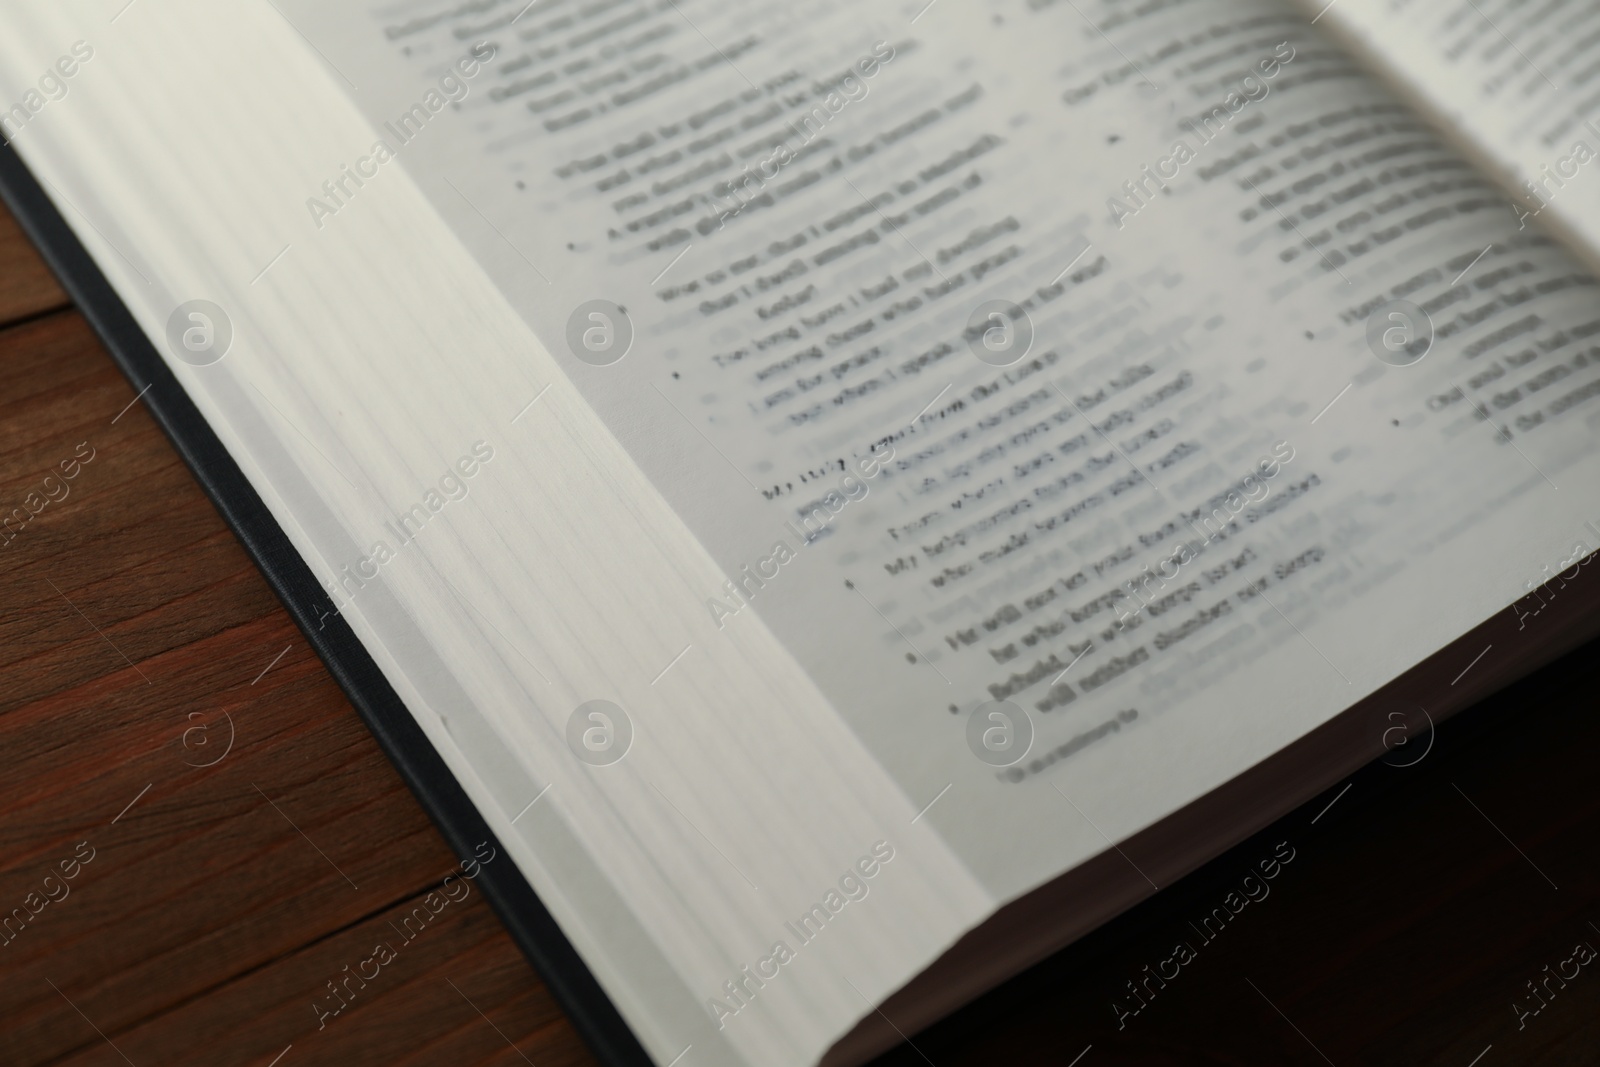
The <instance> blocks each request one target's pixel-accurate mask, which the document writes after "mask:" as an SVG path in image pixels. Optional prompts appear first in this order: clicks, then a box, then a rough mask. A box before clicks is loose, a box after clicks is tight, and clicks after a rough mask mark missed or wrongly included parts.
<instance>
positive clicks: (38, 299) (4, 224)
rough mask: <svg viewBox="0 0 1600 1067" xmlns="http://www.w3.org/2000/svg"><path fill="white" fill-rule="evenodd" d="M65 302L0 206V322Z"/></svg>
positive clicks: (12, 320) (48, 269)
mask: <svg viewBox="0 0 1600 1067" xmlns="http://www.w3.org/2000/svg"><path fill="white" fill-rule="evenodd" d="M66 306H67V294H66V293H64V292H63V291H62V289H61V286H60V285H59V284H57V283H56V279H55V276H54V275H53V274H51V273H50V268H48V267H46V266H45V265H44V260H42V259H40V258H39V253H38V252H37V251H35V250H34V247H33V245H32V244H31V243H30V242H29V241H28V238H27V236H26V235H24V234H23V232H22V230H21V229H20V228H19V227H18V226H17V222H16V220H15V219H13V218H12V217H11V213H10V212H8V211H6V210H5V209H4V208H0V326H4V325H6V324H7V323H10V322H14V321H16V320H17V319H21V318H27V317H28V316H30V315H38V314H40V313H41V312H44V311H49V310H50V309H52V308H61V307H66Z"/></svg>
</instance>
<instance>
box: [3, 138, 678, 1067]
mask: <svg viewBox="0 0 1600 1067" xmlns="http://www.w3.org/2000/svg"><path fill="white" fill-rule="evenodd" d="M0 199H4V201H5V203H6V205H7V206H8V207H9V208H10V209H11V213H12V214H13V215H14V216H16V218H17V221H18V223H19V224H20V225H21V226H22V229H23V231H24V232H25V233H26V234H27V235H28V237H29V238H30V239H31V240H32V241H33V243H34V245H35V246H36V247H37V248H38V249H39V251H40V252H41V253H42V254H43V256H44V258H45V261H46V262H47V263H48V264H49V266H50V269H51V270H53V271H54V272H55V274H56V277H57V278H58V279H60V281H61V284H62V286H63V287H64V288H65V289H66V290H67V293H68V294H69V295H70V296H71V297H72V300H73V303H75V304H76V305H77V306H78V310H79V311H81V312H82V313H83V316H84V318H86V319H88V320H89V324H90V326H92V327H93V328H94V331H95V333H96V334H98V335H99V337H100V340H101V341H102V342H103V343H104V344H105V346H106V348H107V349H108V350H109V351H110V352H111V356H112V358H113V359H115V360H116V362H117V365H118V366H119V367H121V368H122V372H123V373H124V374H126V375H127V376H128V379H129V380H130V381H131V382H132V383H133V386H134V388H135V389H139V390H143V389H146V388H147V387H148V390H149V391H148V392H146V393H144V400H143V402H144V404H145V405H146V406H147V407H148V408H149V409H150V413H151V414H152V415H153V416H155V420H156V422H157V423H158V424H159V425H160V426H161V428H162V430H164V431H165V432H166V435H167V437H168V438H170V439H171V441H172V444H173V447H175V448H176V449H177V450H178V454H179V455H180V456H182V457H183V461H184V462H185V463H187V464H188V465H189V469H190V471H192V472H193V473H194V476H195V479H196V480H197V481H198V482H199V483H200V485H201V487H202V488H203V489H204V490H205V491H206V495H207V496H209V497H210V498H211V503H212V504H213V505H215V507H216V509H217V510H218V511H219V512H221V514H222V517H223V518H224V519H225V520H226V521H227V523H228V525H229V526H231V527H232V528H233V531H234V533H235V534H236V535H237V536H238V538H239V540H240V541H241V542H242V543H243V544H244V547H245V551H247V552H249V553H250V556H251V558H252V559H254V560H255V562H256V566H257V567H259V568H260V569H261V573H262V574H264V575H265V576H266V579H267V582H268V584H270V585H271V586H272V589H273V591H274V592H275V593H277V595H278V599H280V600H281V601H283V604H284V606H285V607H287V608H288V609H289V614H290V615H291V616H293V618H294V621H295V624H296V625H298V626H299V627H300V631H301V633H303V634H304V635H305V637H306V640H307V641H309V642H310V644H311V647H312V648H313V649H315V650H316V652H317V655H319V656H320V657H322V662H323V663H325V664H327V667H328V670H329V672H330V673H332V675H333V677H334V678H335V680H337V681H338V683H339V685H340V687H341V688H342V689H343V690H344V692H345V695H346V696H347V697H349V698H350V703H351V704H353V705H354V706H355V709H356V711H357V712H358V713H359V714H360V715H361V718H362V720H363V721H364V722H365V723H366V724H367V728H368V729H370V730H371V731H372V733H373V736H375V737H376V738H377V739H378V744H379V745H380V746H381V747H382V748H383V751H384V753H385V754H386V755H387V756H388V757H389V760H390V762H392V763H393V764H394V765H395V768H396V769H397V770H399V772H400V777H401V778H402V779H404V780H405V783H406V785H408V786H410V788H411V792H412V793H413V794H414V795H415V796H416V798H417V800H418V802H419V803H421V805H422V809H423V810H424V811H426V812H427V813H428V817H429V818H431V819H432V820H433V823H434V825H435V826H437V827H438V828H439V833H440V834H442V835H443V836H444V839H445V842H446V843H447V844H448V845H449V846H450V848H451V849H452V850H454V852H455V854H456V855H458V856H471V855H472V854H473V848H474V846H475V845H477V844H479V843H482V842H484V841H488V842H490V843H491V844H492V845H494V847H495V849H496V850H497V851H503V850H502V849H501V846H500V843H499V841H498V840H497V839H496V838H495V836H494V834H493V832H492V831H491V830H490V829H489V826H488V824H487V823H486V822H485V821H484V819H483V816H482V815H481V814H480V813H479V812H478V809H477V808H476V807H475V806H473V803H472V801H471V800H470V799H469V798H468V797H467V794H466V792H465V791H464V790H463V789H462V788H461V785H460V783H459V782H457V781H456V778H455V776H454V775H453V774H451V773H450V769H449V768H448V767H447V766H446V765H445V762H444V759H443V758H442V757H441V756H440V755H439V753H438V752H437V751H436V750H435V749H434V747H433V745H432V743H430V742H429V741H428V738H427V735H426V734H424V733H423V731H422V728H421V727H420V726H418V725H417V722H416V720H415V719H413V718H412V717H411V713H410V712H409V711H407V710H406V707H405V705H404V704H403V703H402V702H401V700H400V697H399V696H398V694H396V693H395V691H394V689H393V687H391V686H390V685H389V681H388V679H386V678H385V677H384V676H383V672H382V671H380V670H379V669H378V665H377V664H376V663H374V662H373V659H372V657H371V655H369V654H368V652H367V650H366V648H365V647H364V646H363V645H362V644H361V642H360V641H359V640H358V639H357V638H356V635H355V633H354V632H353V631H352V630H351V629H350V627H349V624H347V623H346V622H345V621H344V619H343V617H342V616H339V615H329V614H327V613H326V611H321V612H319V610H318V609H319V608H322V607H324V606H325V604H326V602H327V594H326V593H325V592H324V591H323V589H322V587H321V585H319V584H318V582H317V580H316V578H315V577H313V576H312V573H311V569H310V568H309V567H307V566H306V563H305V560H303V559H302V558H301V557H300V554H299V553H298V552H297V551H295V548H294V546H293V545H292V544H291V543H290V542H289V538H288V537H287V536H286V535H285V534H284V532H283V530H282V528H280V527H279V526H278V523H277V520H276V519H274V518H273V516H272V513H271V512H270V511H268V510H267V507H266V505H265V504H263V503H262V501H261V498H260V497H259V496H258V495H257V494H256V491H255V488H254V487H253V486H251V484H250V482H249V481H248V480H247V479H246V478H245V476H244V473H243V472H242V471H241V470H240V469H239V466H238V464H236V463H235V462H234V460H233V457H232V456H231V455H229V454H228V451H227V449H226V448H224V447H223V445H222V442H221V441H220V440H218V438H217V435H216V434H215V433H214V432H213V431H212V429H211V426H210V425H209V424H208V423H207V422H206V421H205V419H204V418H203V417H202V416H201V414H200V411H199V409H197V408H196V407H195V405H194V402H193V401H192V400H190V398H189V394H188V393H186V392H184V390H183V387H182V386H181V385H179V384H178V380H177V378H176V377H174V376H173V374H172V371H171V370H170V369H169V368H168V367H167V365H166V363H165V362H164V361H163V360H162V358H161V356H160V354H159V353H158V352H157V351H156V349H155V348H154V347H153V346H152V345H151V343H150V340H149V338H148V337H146V336H145V334H144V331H143V330H141V329H140V328H139V325H138V323H137V322H135V321H134V318H133V316H132V314H130V313H129V311H128V309H127V307H126V306H125V305H124V304H123V302H122V298H121V297H119V296H118V295H117V293H116V290H114V289H113V288H112V287H111V284H110V283H109V282H108V281H107V280H106V278H105V275H104V274H102V273H101V272H100V268H99V266H98V265H97V264H96V263H95V261H94V259H93V257H91V256H90V255H89V253H88V251H87V250H86V249H85V248H84V247H83V245H82V243H80V242H79V240H78V238H77V235H76V234H74V233H73V231H72V228H71V227H70V226H68V225H67V222H66V220H65V219H64V218H62V216H61V213H60V212H59V211H57V210H56V206H55V204H54V203H53V202H52V201H51V200H50V198H49V197H48V196H46V195H45V192H44V190H43V189H42V188H41V187H40V185H39V182H38V180H37V179H35V178H34V176H33V174H32V172H30V171H29V170H28V168H27V165H26V164H25V163H24V162H23V161H22V158H21V156H19V155H18V154H17V151H16V149H15V148H13V147H12V146H11V145H10V144H9V143H5V144H3V145H0ZM319 617H320V618H321V619H323V622H321V623H319V621H318V620H319ZM478 884H479V886H480V887H481V888H482V889H483V891H484V895H485V896H486V897H488V899H489V904H490V906H491V907H493V908H494V911H495V914H496V915H498V916H499V917H500V921H501V922H502V923H504V924H505V927H506V929H507V930H509V931H510V932H511V936H512V938H513V940H515V941H516V943H517V945H518V946H519V947H520V948H521V949H522V951H523V952H524V953H525V954H526V955H527V957H528V959H529V960H530V961H531V962H532V963H533V966H534V969H535V970H537V971H538V972H539V975H540V977H541V978H543V979H544V982H545V985H547V986H548V987H549V988H550V992H551V993H552V994H553V995H554V996H555V998H556V1000H557V1002H558V1003H559V1004H560V1005H561V1008H562V1010H563V1011H564V1012H565V1013H566V1015H567V1018H568V1019H570V1020H571V1021H572V1025H573V1027H574V1028H575V1029H576V1030H577V1031H578V1034H579V1035H580V1036H581V1037H582V1038H583V1039H584V1041H585V1042H587V1043H588V1045H589V1048H590V1049H591V1050H592V1051H593V1052H594V1054H595V1056H596V1058H597V1059H599V1060H600V1062H601V1063H603V1064H605V1065H606V1067H650V1064H651V1060H650V1057H649V1056H648V1055H647V1054H646V1053H645V1051H644V1047H643V1046H642V1045H640V1044H639V1040H638V1038H637V1037H635V1036H634V1034H633V1031H632V1030H630V1029H629V1028H628V1024H627V1023H626V1022H624V1021H623V1018H622V1015H621V1014H620V1013H619V1012H618V1011H617V1008H616V1005H614V1004H612V1003H611V1000H610V998H609V997H607V996H606V994H605V991H604V990H603V989H602V988H601V987H600V983H599V982H597V981H595V978H594V975H592V974H591V973H590V972H589V968H588V966H587V965H586V964H585V963H584V962H583V959H582V957H580V956H579V955H578V952H577V950H576V949H574V948H573V947H572V944H571V942H569V941H568V940H567V938H566V935H565V934H563V933H562V932H561V928H560V927H559V926H558V925H556V921H555V919H554V918H553V917H552V916H551V915H550V912H549V910H548V909H546V908H545V906H544V903H543V902H542V901H541V900H540V899H539V897H538V895H537V894H536V893H535V892H534V891H533V887H532V886H530V885H529V884H528V882H527V879H525V878H524V877H523V876H522V872H521V871H520V870H518V869H517V867H516V865H515V864H511V863H505V864H494V865H492V866H486V867H484V868H483V869H482V873H481V874H480V875H479V877H478Z"/></svg>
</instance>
